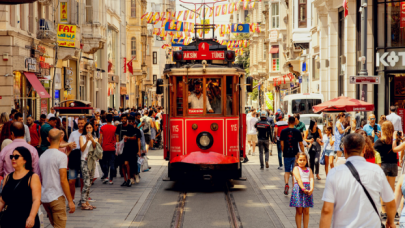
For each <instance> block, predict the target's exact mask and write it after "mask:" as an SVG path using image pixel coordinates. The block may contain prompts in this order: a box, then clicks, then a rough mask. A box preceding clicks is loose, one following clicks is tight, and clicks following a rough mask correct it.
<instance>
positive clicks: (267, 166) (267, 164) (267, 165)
mask: <svg viewBox="0 0 405 228" xmlns="http://www.w3.org/2000/svg"><path fill="white" fill-rule="evenodd" d="M269 167H270V166H269V162H268V161H267V162H266V168H267V169H268V168H269Z"/></svg>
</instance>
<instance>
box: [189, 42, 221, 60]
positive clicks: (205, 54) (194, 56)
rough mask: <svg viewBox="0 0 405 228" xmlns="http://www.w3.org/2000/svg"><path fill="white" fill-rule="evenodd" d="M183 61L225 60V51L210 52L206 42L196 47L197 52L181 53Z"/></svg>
mask: <svg viewBox="0 0 405 228" xmlns="http://www.w3.org/2000/svg"><path fill="white" fill-rule="evenodd" d="M183 59H184V60H225V51H210V46H209V44H208V43H206V42H201V43H200V44H199V45H198V51H183Z"/></svg>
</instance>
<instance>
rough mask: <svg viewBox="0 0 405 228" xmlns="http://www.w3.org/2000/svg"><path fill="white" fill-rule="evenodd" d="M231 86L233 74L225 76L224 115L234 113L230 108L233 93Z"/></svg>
mask: <svg viewBox="0 0 405 228" xmlns="http://www.w3.org/2000/svg"><path fill="white" fill-rule="evenodd" d="M232 88H234V87H233V76H227V77H226V115H227V116H230V115H234V114H235V113H233V110H232V104H233V93H232Z"/></svg>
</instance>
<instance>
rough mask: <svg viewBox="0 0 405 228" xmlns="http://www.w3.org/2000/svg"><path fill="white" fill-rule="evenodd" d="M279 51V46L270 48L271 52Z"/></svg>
mask: <svg viewBox="0 0 405 228" xmlns="http://www.w3.org/2000/svg"><path fill="white" fill-rule="evenodd" d="M277 53H278V46H277V47H272V48H270V54H277Z"/></svg>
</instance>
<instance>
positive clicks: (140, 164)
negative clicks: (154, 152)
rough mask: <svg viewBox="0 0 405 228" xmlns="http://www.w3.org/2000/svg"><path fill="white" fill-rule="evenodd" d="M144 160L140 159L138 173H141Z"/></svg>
mask: <svg viewBox="0 0 405 228" xmlns="http://www.w3.org/2000/svg"><path fill="white" fill-rule="evenodd" d="M143 160H144V159H143V158H142V157H138V173H140V172H141V167H142V163H143Z"/></svg>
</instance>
